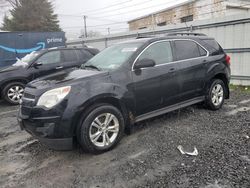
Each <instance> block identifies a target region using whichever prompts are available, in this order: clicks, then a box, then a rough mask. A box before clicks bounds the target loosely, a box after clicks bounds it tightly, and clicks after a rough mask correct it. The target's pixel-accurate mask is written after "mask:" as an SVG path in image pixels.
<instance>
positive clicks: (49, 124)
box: [18, 34, 230, 153]
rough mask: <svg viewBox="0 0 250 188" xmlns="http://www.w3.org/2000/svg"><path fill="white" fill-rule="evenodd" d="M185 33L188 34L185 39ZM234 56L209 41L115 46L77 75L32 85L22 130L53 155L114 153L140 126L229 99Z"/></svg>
mask: <svg viewBox="0 0 250 188" xmlns="http://www.w3.org/2000/svg"><path fill="white" fill-rule="evenodd" d="M183 35H184V34H183ZM229 79H230V58H229V56H227V55H226V54H225V53H224V51H223V49H222V48H221V47H220V45H219V44H218V43H217V42H216V41H215V40H214V39H213V38H209V37H207V36H203V35H198V34H193V35H191V34H189V35H184V36H179V35H173V34H172V35H170V36H166V37H153V38H141V39H135V40H132V41H128V42H123V43H119V44H117V45H114V46H111V47H109V48H107V49H105V50H103V51H102V52H101V53H99V54H98V55H96V56H95V57H93V58H92V59H90V60H89V61H88V62H87V63H86V64H85V66H82V67H81V68H80V69H78V70H74V71H61V72H58V73H56V74H54V75H50V76H46V77H43V78H40V79H37V80H35V81H32V82H30V83H29V84H28V85H27V87H26V88H25V92H24V97H23V99H22V104H21V106H20V111H19V116H18V120H19V124H20V126H21V128H22V129H25V130H26V131H27V132H29V133H31V134H32V135H33V136H35V137H37V138H38V139H39V140H40V141H41V142H43V143H45V144H47V145H48V146H49V147H51V148H54V149H60V150H62V149H71V148H72V145H73V143H74V142H73V141H74V140H76V141H77V142H78V143H79V144H80V145H81V146H82V148H83V149H84V150H86V151H88V152H93V153H98V152H104V151H107V150H110V149H111V148H113V147H114V146H115V145H116V144H117V143H118V142H119V140H120V139H121V138H122V135H123V133H124V132H125V131H124V130H125V129H126V128H128V129H129V128H130V127H131V125H133V124H134V123H136V122H139V121H142V120H145V119H148V118H151V117H155V116H158V115H161V114H164V113H167V112H170V111H173V110H176V109H179V108H183V107H186V106H189V105H193V104H196V103H201V102H205V104H206V105H207V107H208V108H209V109H212V110H218V109H219V108H221V106H222V105H223V102H224V99H228V98H229Z"/></svg>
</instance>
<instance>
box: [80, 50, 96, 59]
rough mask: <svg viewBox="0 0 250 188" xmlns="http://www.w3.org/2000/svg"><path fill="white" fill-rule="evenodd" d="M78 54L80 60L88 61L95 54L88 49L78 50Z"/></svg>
mask: <svg viewBox="0 0 250 188" xmlns="http://www.w3.org/2000/svg"><path fill="white" fill-rule="evenodd" d="M76 54H77V56H78V59H79V60H80V61H86V60H88V59H90V58H92V57H93V55H92V54H91V53H90V52H88V51H86V50H76Z"/></svg>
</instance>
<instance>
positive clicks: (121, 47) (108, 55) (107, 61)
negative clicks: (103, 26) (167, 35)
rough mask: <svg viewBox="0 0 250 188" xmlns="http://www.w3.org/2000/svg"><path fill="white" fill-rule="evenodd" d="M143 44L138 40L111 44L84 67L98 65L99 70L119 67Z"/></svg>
mask: <svg viewBox="0 0 250 188" xmlns="http://www.w3.org/2000/svg"><path fill="white" fill-rule="evenodd" d="M142 44H143V43H141V42H136V43H121V44H117V45H114V46H111V47H109V48H106V49H105V50H103V51H102V52H100V53H99V54H97V55H96V56H94V57H93V58H92V59H90V60H89V61H88V62H87V63H85V64H84V65H83V66H82V68H86V67H96V68H98V69H99V70H114V69H117V68H118V67H120V66H121V65H122V64H123V63H125V62H126V61H127V60H128V59H129V58H130V57H131V56H132V54H133V53H134V52H135V51H136V50H137V49H138V48H139V47H140V46H141V45H142Z"/></svg>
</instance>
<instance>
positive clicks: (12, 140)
mask: <svg viewBox="0 0 250 188" xmlns="http://www.w3.org/2000/svg"><path fill="white" fill-rule="evenodd" d="M29 138H31V136H30V135H29V134H13V135H11V136H8V137H7V139H6V140H3V141H1V143H0V147H3V146H8V145H14V144H17V143H19V142H23V141H26V140H27V139H29Z"/></svg>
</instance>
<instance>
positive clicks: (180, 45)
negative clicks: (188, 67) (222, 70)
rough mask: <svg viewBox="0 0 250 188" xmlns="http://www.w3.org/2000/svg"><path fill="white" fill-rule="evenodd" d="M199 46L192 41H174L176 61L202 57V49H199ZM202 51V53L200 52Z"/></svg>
mask: <svg viewBox="0 0 250 188" xmlns="http://www.w3.org/2000/svg"><path fill="white" fill-rule="evenodd" d="M199 47H200V46H199V45H198V44H196V43H195V42H193V41H188V40H187V41H186V40H177V41H175V50H176V57H177V60H185V59H191V58H196V57H200V56H202V55H201V54H203V55H204V51H205V50H204V49H202V48H201V49H199ZM202 50H204V51H202Z"/></svg>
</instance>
